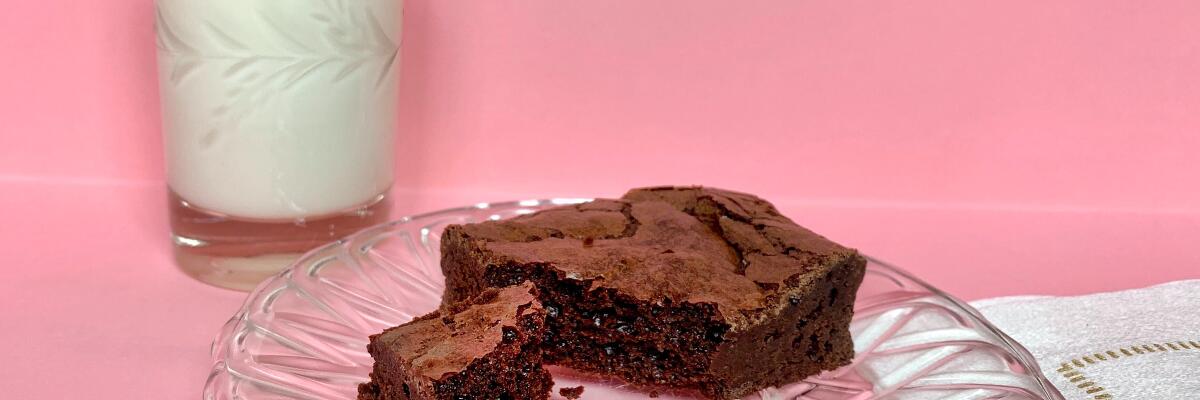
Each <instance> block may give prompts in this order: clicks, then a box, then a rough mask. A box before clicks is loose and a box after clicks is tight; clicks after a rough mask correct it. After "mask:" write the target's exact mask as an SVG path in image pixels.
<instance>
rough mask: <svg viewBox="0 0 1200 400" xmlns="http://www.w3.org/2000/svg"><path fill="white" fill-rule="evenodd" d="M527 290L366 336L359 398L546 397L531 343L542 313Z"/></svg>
mask: <svg viewBox="0 0 1200 400" xmlns="http://www.w3.org/2000/svg"><path fill="white" fill-rule="evenodd" d="M534 291H535V288H534V287H533V286H532V285H531V284H525V285H520V286H513V287H509V288H505V289H488V290H484V291H481V292H480V294H479V295H478V296H476V297H474V298H471V299H468V300H467V301H465V302H463V303H459V304H455V305H454V306H452V307H450V308H443V309H442V310H440V311H437V312H434V313H432V314H429V315H426V316H423V317H420V318H417V319H415V320H413V321H411V322H409V323H406V324H404V325H400V326H397V327H395V328H391V329H388V330H386V331H384V332H383V333H381V334H378V335H373V336H371V343H370V345H369V346H368V350H369V351H370V353H371V356H372V357H374V358H375V368H374V371H372V372H371V382H370V383H364V384H362V385H360V386H359V397H358V398H359V399H360V400H426V399H430V400H432V399H437V400H459V399H547V398H549V395H550V389H551V387H552V386H553V382H552V381H551V379H550V373H549V372H547V371H546V370H545V369H544V368H542V365H541V363H542V357H541V351H540V350H539V349H538V345H539V344H540V342H541V339H542V337H543V336H544V335H545V324H544V322H545V318H546V311H545V309H544V308H542V305H541V303H540V302H538V300H537V299H536V298H535V295H534Z"/></svg>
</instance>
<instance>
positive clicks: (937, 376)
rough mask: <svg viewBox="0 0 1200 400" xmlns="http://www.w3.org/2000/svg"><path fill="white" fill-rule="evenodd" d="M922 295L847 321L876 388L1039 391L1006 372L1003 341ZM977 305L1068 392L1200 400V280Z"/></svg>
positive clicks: (911, 399)
mask: <svg viewBox="0 0 1200 400" xmlns="http://www.w3.org/2000/svg"><path fill="white" fill-rule="evenodd" d="M922 301H923V302H924V303H921V302H917V303H910V304H915V305H911V306H907V307H903V308H897V309H893V310H890V311H887V312H884V313H882V314H879V315H877V316H873V317H870V318H863V319H860V320H858V321H855V323H854V324H852V325H851V331H852V332H854V334H855V350H856V351H858V352H859V353H860V354H865V353H864V352H870V353H871V356H870V357H867V359H866V360H865V361H864V362H863V363H861V364H860V365H859V366H858V367H857V369H858V371H859V372H860V373H861V374H863V375H864V376H866V377H868V378H869V380H870V381H871V382H873V383H874V388H873V389H872V390H873V392H874V393H873V395H874V396H884V397H885V398H887V399H889V400H934V399H955V400H983V399H998V398H1005V399H1007V398H1010V397H1006V396H1009V395H1014V394H1015V397H1013V398H1022V399H1024V398H1028V397H1027V396H1023V395H1019V393H1032V392H1036V391H1037V386H1038V385H1037V382H1035V381H1033V380H1031V379H1028V378H1026V377H1024V376H1021V375H1019V374H1013V373H1011V372H1008V371H1009V368H1008V365H1009V364H1008V363H1007V362H1008V360H1006V357H1007V356H1005V355H1004V352H1003V351H1001V348H1002V344H1000V343H996V340H995V339H993V338H989V337H987V336H985V335H979V334H978V333H976V331H975V330H974V329H972V328H970V327H969V326H965V325H964V324H963V323H962V322H961V321H960V320H958V319H956V318H955V317H954V316H953V315H954V314H953V313H950V312H946V310H948V309H949V308H951V306H950V305H947V304H941V303H940V302H941V300H940V299H933V298H924V299H923V300H922ZM921 304H924V305H921ZM973 305H974V306H975V307H976V308H977V309H979V310H980V311H981V312H982V313H983V314H984V316H985V317H986V318H987V319H988V320H989V321H991V322H992V323H993V324H995V325H996V326H997V327H999V328H1000V329H1001V330H1003V331H1004V332H1005V333H1007V334H1008V335H1009V336H1011V337H1012V338H1013V339H1015V340H1016V341H1018V342H1020V343H1021V344H1022V345H1023V346H1024V347H1025V348H1026V349H1028V350H1029V352H1030V353H1031V354H1032V355H1033V356H1034V358H1036V359H1037V362H1038V364H1039V366H1040V368H1041V369H1042V373H1043V374H1044V375H1045V376H1046V377H1047V378H1048V379H1049V380H1050V382H1051V383H1052V384H1054V385H1055V386H1056V387H1057V388H1058V389H1059V391H1060V392H1062V394H1063V396H1064V397H1065V398H1066V399H1067V400H1109V399H1131V400H1132V399H1136V400H1177V399H1200V280H1192V281H1181V282H1174V283H1168V284H1163V285H1160V286H1154V287H1150V288H1145V289H1138V290H1129V291H1124V292H1115V293H1102V294H1094V295H1089V296H1081V297H1044V296H1022V297H1005V298H997V299H990V300H982V301H978V302H975V303H974V304H973ZM893 332H894V333H893ZM893 349H894V350H893ZM872 398H874V397H872Z"/></svg>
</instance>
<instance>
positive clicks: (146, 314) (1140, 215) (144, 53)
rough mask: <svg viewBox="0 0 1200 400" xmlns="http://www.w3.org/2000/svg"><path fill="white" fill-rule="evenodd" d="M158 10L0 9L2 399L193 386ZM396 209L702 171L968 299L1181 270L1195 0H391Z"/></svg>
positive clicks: (1191, 203) (690, 177) (598, 190)
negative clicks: (177, 255) (171, 242)
mask: <svg viewBox="0 0 1200 400" xmlns="http://www.w3.org/2000/svg"><path fill="white" fill-rule="evenodd" d="M152 3H153V0H107V1H79V0H39V1H12V2H8V3H6V4H5V6H6V7H5V8H4V12H0V54H2V55H4V56H3V57H2V61H0V224H2V225H0V255H2V256H3V257H4V260H5V261H7V266H6V268H5V271H6V273H7V274H6V276H5V277H3V278H0V340H4V342H3V343H5V345H4V346H0V359H2V360H3V362H0V393H3V394H0V398H50V399H81V398H83V399H97V398H99V399H109V398H111V399H188V398H197V397H198V395H199V393H200V387H201V385H202V383H203V380H204V377H205V375H206V372H207V368H208V354H207V351H208V343H209V341H210V340H211V338H212V337H213V335H214V333H215V332H216V330H217V329H218V328H219V327H220V326H221V324H222V323H224V322H225V319H226V318H228V317H229V316H230V315H231V314H232V313H233V312H234V310H236V308H237V307H238V305H239V304H240V302H241V301H242V298H243V295H242V294H239V293H234V292H230V291H225V290H221V289H216V288H211V287H207V286H204V285H201V284H198V283H196V282H193V281H191V280H189V279H188V278H187V277H185V276H183V275H182V274H181V273H179V272H178V271H176V269H175V267H174V266H173V265H172V263H171V259H170V254H169V248H168V247H167V232H166V223H165V218H164V217H165V215H164V214H165V211H164V207H163V205H164V200H163V197H164V184H163V183H162V179H163V163H162V157H161V139H160V137H161V132H160V128H159V126H160V120H159V116H158V112H157V109H158V97H157V86H156V77H155V75H156V68H155V61H154V50H153V49H154V38H153V27H152V25H153V7H152ZM404 37H405V39H404V48H403V50H402V51H403V56H402V61H401V64H402V76H401V80H400V81H401V83H400V85H401V91H400V93H401V99H400V103H399V105H400V107H399V116H398V117H399V119H400V132H401V136H400V140H399V146H400V152H399V154H400V157H399V160H398V163H397V164H398V165H397V168H398V174H397V176H398V179H397V182H396V185H397V186H396V191H395V194H396V196H395V201H396V203H397V209H398V210H399V213H401V214H407V213H415V212H423V211H431V210H435V209H440V208H444V207H449V206H456V205H461V204H471V203H475V202H479V201H489V200H509V199H519V198H532V197H541V196H548V195H559V196H585V197H586V196H601V195H618V194H620V192H621V191H622V190H624V189H626V188H629V187H634V186H640V185H648V184H664V183H673V184H690V183H703V184H708V185H714V186H722V187H728V188H731V189H739V190H744V191H748V192H753V193H757V194H761V195H763V196H764V197H767V198H768V199H770V200H772V201H775V202H776V203H778V204H779V206H780V208H781V209H782V210H784V211H785V212H786V213H787V214H789V215H791V216H792V217H794V218H796V219H797V220H798V221H799V222H801V223H803V224H805V225H808V226H810V227H811V228H813V229H815V230H817V231H820V232H823V233H825V234H827V235H829V236H830V237H832V238H834V239H836V240H839V241H842V242H844V243H847V244H850V245H853V246H856V247H858V248H860V249H862V250H863V251H865V252H867V253H869V254H872V255H875V256H877V257H880V258H882V259H884V260H888V261H891V262H893V263H895V264H897V265H899V266H902V267H905V268H908V269H910V270H912V271H914V272H916V273H917V274H918V275H920V276H923V277H925V278H927V279H928V280H930V281H931V282H933V283H934V284H936V285H939V286H941V287H943V288H945V289H947V290H948V291H950V292H951V293H954V294H956V295H958V296H961V297H963V298H966V299H979V298H985V297H991V296H1001V295H1010V294H1082V293H1090V292H1096V291H1103V290H1113V289H1123V288H1132V287H1138V286H1145V285H1149V284H1154V283H1159V282H1165V281H1169V280H1175V279H1182V278H1197V277H1200V255H1198V254H1197V251H1196V250H1197V246H1196V243H1200V185H1197V182H1200V162H1195V159H1196V156H1197V154H1200V134H1198V132H1200V112H1197V110H1200V74H1198V73H1197V71H1200V2H1196V1H1187V0H1164V1H1154V2H1146V1H1141V0H1067V1H1055V2H1043V1H1030V0H1012V1H999V2H997V1H970V0H967V1H961V0H920V1H909V0H880V1H859V0H845V1H843V0H837V1H794V0H763V1H752V2H734V1H728V0H662V1H644V0H612V1H560V0H528V1H509V0H498V1H443V0H408V1H406V2H405V24H404Z"/></svg>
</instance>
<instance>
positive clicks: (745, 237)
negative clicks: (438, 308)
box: [442, 187, 865, 399]
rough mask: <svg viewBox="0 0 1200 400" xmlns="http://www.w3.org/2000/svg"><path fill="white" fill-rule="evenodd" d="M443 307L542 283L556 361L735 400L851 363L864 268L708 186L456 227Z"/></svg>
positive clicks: (445, 243) (445, 247)
mask: <svg viewBox="0 0 1200 400" xmlns="http://www.w3.org/2000/svg"><path fill="white" fill-rule="evenodd" d="M442 256H443V258H442V260H443V261H442V268H443V272H444V273H445V275H446V284H447V289H446V293H445V296H444V301H445V302H446V304H454V303H456V302H459V301H462V300H464V299H467V298H470V297H471V296H474V295H476V294H478V293H481V292H483V291H486V290H488V288H495V287H506V286H511V285H517V284H522V283H523V282H534V283H535V284H536V286H537V287H538V288H539V290H538V298H539V300H540V301H541V302H542V303H543V304H544V307H545V310H546V316H547V320H546V330H545V332H544V335H543V340H542V342H543V343H542V346H541V348H542V349H543V351H544V353H545V354H544V358H545V361H546V362H549V363H556V364H561V365H565V366H569V367H572V368H575V369H578V370H582V371H589V372H595V373H600V374H606V375H615V376H618V377H620V378H623V379H624V380H626V381H628V382H631V383H634V384H637V385H645V386H651V387H655V386H665V387H673V388H691V389H696V390H698V391H700V392H701V393H703V394H705V395H707V396H709V397H712V398H722V399H732V398H739V397H741V396H744V395H746V394H749V393H751V392H753V391H754V390H757V389H761V388H764V387H768V386H772V385H779V384H784V383H790V382H792V381H795V380H798V379H800V378H803V377H805V376H808V375H812V374H814V373H817V372H819V371H821V370H828V369H833V368H837V367H839V366H841V365H845V364H846V363H848V362H849V360H850V359H851V358H852V357H853V345H852V342H851V339H850V335H849V330H848V326H849V322H850V317H851V315H852V307H853V303H854V294H855V292H856V291H857V289H858V285H859V284H860V283H861V281H862V275H863V272H864V266H865V259H863V258H862V257H861V256H859V255H858V254H857V252H855V251H854V250H852V249H847V248H845V247H842V246H840V245H838V244H836V243H833V242H831V241H829V240H827V239H825V238H824V237H821V236H819V235H817V234H815V233H813V232H811V231H809V230H807V229H804V228H802V227H800V226H798V225H796V224H795V223H794V222H792V221H791V220H789V219H787V218H786V217H784V216H782V215H781V214H779V212H778V211H777V210H776V209H775V208H774V206H772V205H771V204H769V203H767V202H766V201H763V200H761V199H759V198H757V197H754V196H751V195H747V194H742V193H736V192H729V191H724V190H717V189H708V188H699V187H687V188H677V187H661V188H649V189H638V190H633V191H631V192H630V193H628V194H626V195H625V196H624V197H622V198H621V199H619V200H596V201H594V202H591V203H586V204H580V205H573V206H564V207H559V208H554V209H549V210H544V211H541V212H538V213H535V214H531V215H526V216H522V217H518V218H514V219H511V220H505V221H490V222H484V223H479V224H468V225H454V226H450V227H449V228H447V230H446V231H445V233H444V234H443V238H442Z"/></svg>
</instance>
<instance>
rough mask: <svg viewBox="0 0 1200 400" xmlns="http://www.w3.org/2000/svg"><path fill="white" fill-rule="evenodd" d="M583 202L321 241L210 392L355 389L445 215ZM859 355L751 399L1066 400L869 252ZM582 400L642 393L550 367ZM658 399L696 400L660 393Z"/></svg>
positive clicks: (225, 359) (261, 309)
mask: <svg viewBox="0 0 1200 400" xmlns="http://www.w3.org/2000/svg"><path fill="white" fill-rule="evenodd" d="M585 201H588V200H587V199H554V200H529V201H520V202H509V203H495V204H486V203H485V204H477V205H475V206H473V207H464V208H455V209H450V210H445V211H438V212H434V213H430V214H425V215H420V216H415V217H405V218H402V219H400V220H398V221H395V222H392V223H388V224H384V225H381V226H377V227H373V228H369V229H366V230H364V231H362V232H359V233H357V234H355V235H352V236H350V237H348V238H346V239H344V240H341V241H338V242H335V243H331V244H329V245H326V246H324V247H321V248H319V249H316V250H314V251H312V252H310V253H309V254H307V255H306V256H305V257H303V258H302V259H300V260H299V261H297V262H296V264H295V265H293V266H292V267H291V268H289V269H287V270H285V271H284V272H282V273H281V274H279V275H278V276H275V277H274V278H271V279H269V280H267V281H265V282H263V283H262V284H260V285H259V286H258V288H257V289H256V290H255V291H254V292H253V293H251V294H250V296H249V298H248V299H247V300H246V303H245V304H244V305H243V306H242V309H241V310H240V311H238V312H237V314H236V315H234V316H233V318H231V319H230V320H229V322H228V323H226V324H225V326H224V328H223V329H221V333H220V334H219V335H218V336H217V339H216V340H215V341H214V342H213V346H212V358H213V367H212V371H211V373H210V374H209V377H208V382H207V384H206V385H205V389H204V398H205V399H207V400H234V399H240V400H261V399H282V398H297V399H317V400H346V399H354V398H355V395H356V386H357V385H358V383H360V382H363V381H365V380H367V374H368V372H369V371H370V369H371V364H372V360H371V357H370V355H368V354H367V352H366V347H367V337H368V336H369V335H371V334H374V333H377V332H380V331H382V330H383V329H384V328H387V327H391V326H394V325H397V324H400V323H403V322H405V321H408V320H410V319H412V318H413V317H416V316H420V315H422V314H425V313H427V312H429V311H432V310H434V309H435V308H436V307H437V306H438V304H439V303H440V301H441V295H442V287H443V277H442V274H441V269H440V267H439V265H438V257H439V251H438V248H439V247H438V246H439V239H440V237H441V232H442V229H443V228H445V227H446V225H449V224H458V223H469V222H478V221H483V220H487V219H493V220H494V219H502V218H508V217H512V216H516V215H521V214H528V213H532V212H535V211H537V210H540V209H544V208H547V207H552V206H555V205H562V204H574V203H580V202H585ZM851 331H852V334H853V336H854V341H855V350H856V352H857V357H856V358H855V360H854V362H853V364H851V365H850V366H847V367H844V368H841V369H839V370H837V371H830V372H825V373H823V374H821V375H818V376H814V377H810V378H808V379H805V380H804V381H801V382H796V383H793V384H789V385H785V386H783V387H778V388H769V389H765V390H763V391H761V392H759V393H757V394H754V395H751V396H750V397H749V398H750V399H761V400H773V399H796V400H834V399H854V400H874V399H897V400H898V399H955V400H982V399H1044V400H1062V395H1061V394H1059V393H1058V392H1057V391H1056V390H1055V389H1054V388H1053V386H1051V385H1050V384H1049V382H1048V381H1047V380H1046V378H1045V377H1043V376H1042V375H1041V373H1040V372H1038V371H1039V370H1038V368H1037V364H1036V363H1035V362H1034V360H1033V357H1032V356H1030V355H1029V353H1028V352H1027V351H1025V349H1023V348H1021V347H1020V346H1019V345H1017V343H1016V342H1014V341H1013V340H1012V339H1011V338H1009V337H1008V336H1006V335H1004V334H1003V333H1002V332H1000V331H999V330H997V329H996V328H995V327H993V326H992V325H991V324H989V323H988V322H987V321H985V320H984V319H983V317H982V316H980V314H979V313H978V312H977V311H975V310H974V309H972V308H971V307H970V306H968V305H966V304H965V303H963V302H961V301H959V300H957V299H955V298H953V297H950V296H949V295H946V294H945V293H943V292H941V291H940V290H938V289H935V288H933V287H932V286H929V285H928V284H926V283H924V282H922V281H920V280H918V279H917V278H915V277H913V276H911V275H909V274H908V273H906V272H903V271H901V270H899V269H896V268H894V267H890V266H888V265H886V264H884V263H882V262H879V261H876V260H870V262H869V264H868V265H867V275H866V279H865V281H864V282H863V285H862V288H861V289H860V290H859V293H858V300H857V303H856V304H855V316H854V322H853V323H852V326H851ZM551 372H552V373H553V374H554V376H555V384H556V389H555V391H554V394H553V398H556V399H557V398H561V397H559V396H558V392H557V388H558V387H571V386H576V385H581V384H582V385H584V386H585V388H586V390H585V392H584V395H583V399H643V398H648V397H649V396H648V395H647V394H645V393H640V392H637V391H634V390H631V389H629V388H626V387H623V386H622V385H621V384H620V382H614V381H601V380H595V379H592V378H587V377H583V376H580V375H577V374H574V373H572V372H571V371H568V370H563V369H554V368H552V369H551ZM658 398H659V399H688V398H689V397H687V395H684V394H675V393H660V395H659V397H658Z"/></svg>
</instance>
